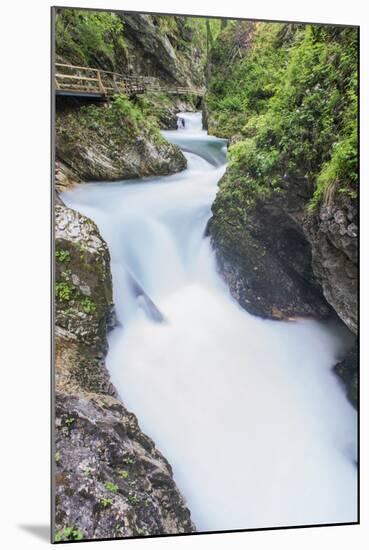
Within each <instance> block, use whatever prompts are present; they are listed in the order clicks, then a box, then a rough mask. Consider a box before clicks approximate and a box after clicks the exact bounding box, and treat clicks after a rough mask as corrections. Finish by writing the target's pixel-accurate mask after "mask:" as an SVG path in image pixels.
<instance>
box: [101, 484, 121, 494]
mask: <svg viewBox="0 0 369 550" xmlns="http://www.w3.org/2000/svg"><path fill="white" fill-rule="evenodd" d="M104 487H105V488H106V489H107V490H108V491H111V492H112V493H117V492H118V485H116V484H115V483H112V482H111V481H106V482H105V483H104Z"/></svg>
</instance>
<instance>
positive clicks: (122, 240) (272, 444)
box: [61, 113, 357, 531]
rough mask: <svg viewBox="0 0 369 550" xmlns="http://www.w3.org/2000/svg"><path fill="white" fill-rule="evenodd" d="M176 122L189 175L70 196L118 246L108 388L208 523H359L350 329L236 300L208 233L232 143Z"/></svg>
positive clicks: (189, 117)
mask: <svg viewBox="0 0 369 550" xmlns="http://www.w3.org/2000/svg"><path fill="white" fill-rule="evenodd" d="M178 117H179V120H181V121H184V128H182V127H180V128H179V129H178V130H172V131H165V132H163V134H164V136H165V137H166V139H167V140H169V141H170V142H171V143H174V144H176V145H179V146H180V148H181V149H182V151H184V154H185V157H186V159H187V168H186V169H185V170H183V171H182V172H179V173H178V174H174V175H170V176H163V177H146V178H143V179H141V180H132V181H129V180H125V181H116V182H111V183H109V182H100V183H88V184H82V185H78V186H76V187H74V188H73V189H71V190H70V191H66V192H64V193H62V195H61V197H62V200H63V201H64V202H65V204H67V206H69V207H70V208H73V209H74V210H77V211H79V212H81V213H82V214H84V215H85V216H88V217H89V218H91V219H92V220H94V221H95V223H96V224H97V227H98V229H99V232H100V234H101V236H102V237H103V239H104V240H105V241H106V243H107V244H108V247H109V251H110V255H111V269H112V277H113V300H114V304H115V310H116V315H117V320H118V326H116V328H115V329H114V330H113V331H112V332H111V333H110V336H109V352H108V355H107V358H106V364H107V368H108V371H109V373H110V376H111V380H112V383H113V384H114V386H115V388H116V389H117V391H118V393H119V396H120V397H121V399H122V401H123V402H124V403H125V405H126V406H127V407H128V408H129V409H130V410H131V411H132V412H134V413H135V414H136V415H137V417H138V419H139V423H140V426H141V428H142V429H143V431H144V432H145V433H146V434H148V435H149V436H150V437H151V438H152V439H153V440H154V441H155V443H156V445H157V446H158V448H159V449H160V451H161V452H163V454H164V455H165V457H166V458H167V459H168V460H169V462H170V464H171V465H172V467H173V471H174V479H175V481H176V483H177V485H178V487H179V488H180V490H181V492H182V494H183V495H184V497H185V499H186V502H187V505H188V506H189V508H190V510H191V517H192V520H193V521H194V523H195V525H196V527H197V529H198V530H199V531H208V530H210V531H211V530H229V529H242V528H243V529H244V528H260V527H275V526H285V525H301V524H325V523H339V522H350V521H355V518H356V515H357V509H356V503H357V493H356V490H357V487H356V460H357V458H356V444H357V442H356V437H355V435H356V422H357V418H356V416H357V415H356V411H355V410H354V409H353V408H352V406H351V405H350V403H349V402H348V401H347V399H346V396H345V393H344V390H343V388H342V387H341V385H340V383H339V381H338V379H337V377H336V375H335V374H334V372H333V367H334V365H335V364H336V363H337V361H338V360H339V359H340V358H341V357H342V356H343V355H344V352H345V349H348V348H349V346H350V344H351V337H350V334H349V332H348V331H347V329H345V327H344V326H343V324H340V323H339V322H338V321H332V322H318V321H314V320H309V319H291V320H289V321H288V320H286V321H273V320H267V319H261V318H259V317H256V316H253V315H251V314H249V313H248V312H246V311H245V310H243V309H242V308H241V307H240V306H239V304H238V303H237V302H236V301H235V299H234V298H233V297H232V296H231V294H230V292H229V290H228V288H227V286H226V284H225V283H224V281H223V280H222V278H221V277H220V275H219V274H218V271H217V266H216V260H215V256H214V252H213V250H212V247H211V244H210V239H209V237H208V236H206V226H207V222H208V220H209V218H210V216H211V206H212V203H213V201H214V198H215V196H216V193H217V184H218V181H219V180H220V178H221V177H222V175H223V173H224V171H225V168H226V141H225V140H222V139H219V138H215V137H213V136H209V135H207V132H206V131H205V130H203V129H202V122H201V113H179V115H178ZM182 124H183V123H182ZM182 124H180V126H182ZM276 283H277V282H276Z"/></svg>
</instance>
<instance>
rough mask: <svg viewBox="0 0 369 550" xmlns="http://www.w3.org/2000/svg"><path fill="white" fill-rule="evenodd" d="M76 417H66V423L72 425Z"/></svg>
mask: <svg viewBox="0 0 369 550" xmlns="http://www.w3.org/2000/svg"><path fill="white" fill-rule="evenodd" d="M75 421H76V419H75V418H73V416H69V417H68V418H66V419H65V420H64V424H66V425H67V426H71V425H72V424H73V422H75Z"/></svg>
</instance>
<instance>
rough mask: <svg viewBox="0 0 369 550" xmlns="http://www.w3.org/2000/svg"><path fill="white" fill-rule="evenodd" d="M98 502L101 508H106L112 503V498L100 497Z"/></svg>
mask: <svg viewBox="0 0 369 550" xmlns="http://www.w3.org/2000/svg"><path fill="white" fill-rule="evenodd" d="M99 503H100V505H101V506H102V507H103V508H108V506H111V505H112V504H113V500H112V499H111V498H101V499H100V500H99Z"/></svg>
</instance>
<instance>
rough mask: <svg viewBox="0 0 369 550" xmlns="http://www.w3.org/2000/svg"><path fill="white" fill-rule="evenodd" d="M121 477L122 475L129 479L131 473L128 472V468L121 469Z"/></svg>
mask: <svg viewBox="0 0 369 550" xmlns="http://www.w3.org/2000/svg"><path fill="white" fill-rule="evenodd" d="M119 477H122V478H123V479H128V477H129V473H128V472H127V470H120V471H119Z"/></svg>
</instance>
